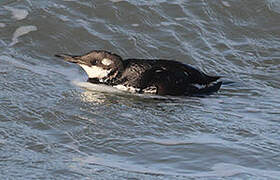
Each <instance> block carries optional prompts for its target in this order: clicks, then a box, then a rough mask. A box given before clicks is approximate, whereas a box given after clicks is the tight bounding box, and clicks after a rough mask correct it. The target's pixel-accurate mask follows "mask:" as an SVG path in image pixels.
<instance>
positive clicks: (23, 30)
mask: <svg viewBox="0 0 280 180" xmlns="http://www.w3.org/2000/svg"><path fill="white" fill-rule="evenodd" d="M31 31H37V27H36V26H21V27H19V28H17V29H16V31H15V32H14V34H13V38H12V42H11V44H10V46H13V45H15V44H16V43H18V38H19V37H20V36H23V35H25V34H28V33H29V32H31Z"/></svg>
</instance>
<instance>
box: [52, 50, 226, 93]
mask: <svg viewBox="0 0 280 180" xmlns="http://www.w3.org/2000/svg"><path fill="white" fill-rule="evenodd" d="M55 56H56V57H59V58H62V59H64V60H66V61H68V62H71V63H77V64H78V65H80V66H81V67H82V68H83V69H84V70H85V72H86V73H87V75H88V82H91V83H95V84H106V85H109V86H113V87H116V88H118V89H121V90H126V91H130V92H135V93H151V94H158V95H173V96H183V95H185V96H193V95H203V94H210V93H214V92H217V91H218V90H219V89H220V87H221V85H222V82H217V80H218V79H219V78H220V77H219V76H208V75H206V74H205V73H203V72H201V71H199V70H197V69H195V68H193V67H191V66H189V65H186V64H183V63H180V62H178V61H171V60H163V59H125V60H123V59H122V58H121V57H120V56H119V55H117V54H114V53H111V52H108V51H104V50H94V51H91V52H89V53H86V54H84V55H80V56H79V55H68V54H56V55H55Z"/></svg>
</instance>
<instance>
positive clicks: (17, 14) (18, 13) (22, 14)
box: [4, 6, 28, 20]
mask: <svg viewBox="0 0 280 180" xmlns="http://www.w3.org/2000/svg"><path fill="white" fill-rule="evenodd" d="M4 8H5V9H6V10H8V11H11V13H12V15H13V18H14V19H16V20H22V19H25V18H26V17H27V15H28V11H27V10H25V9H18V8H14V7H9V6H4Z"/></svg>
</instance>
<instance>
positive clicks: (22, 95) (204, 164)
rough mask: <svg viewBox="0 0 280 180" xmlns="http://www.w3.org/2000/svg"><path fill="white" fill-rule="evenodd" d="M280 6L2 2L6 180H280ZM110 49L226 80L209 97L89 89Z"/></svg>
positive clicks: (1, 145) (1, 152) (229, 0)
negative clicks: (83, 58) (87, 60)
mask: <svg viewBox="0 0 280 180" xmlns="http://www.w3.org/2000/svg"><path fill="white" fill-rule="evenodd" d="M279 19H280V1H277V0H254V1H242V0H235V1H233V0H211V1H205V0H185V1H182V0H174V1H167V0H158V1H148V0H139V1H138V0H137V1H136V0H96V1H77V0H49V1H43V0H36V1H32V0H24V1H21V0H2V1H1V2H0V179H141V180H142V179H234V180H235V179H280V52H279V49H280V21H279ZM94 49H105V50H108V51H112V52H114V53H117V54H119V55H121V56H122V57H123V58H134V57H137V58H163V59H174V60H178V61H180V62H183V63H186V64H190V65H192V66H194V67H196V68H198V69H200V70H202V71H203V72H205V73H207V74H210V75H220V76H222V77H223V78H222V80H223V81H225V82H234V83H231V84H225V85H223V86H222V88H221V90H220V91H219V92H218V93H216V94H213V95H210V96H207V97H201V98H198V97H170V96H150V95H135V94H130V93H126V92H122V91H118V90H116V89H114V88H111V87H107V86H100V85H94V84H89V83H87V82H86V80H87V77H86V74H85V73H84V72H83V70H82V69H81V68H79V67H78V66H77V65H74V64H69V63H67V62H64V61H62V60H60V59H57V58H55V57H54V56H53V55H54V54H57V53H69V54H83V53H86V52H88V51H91V50H94Z"/></svg>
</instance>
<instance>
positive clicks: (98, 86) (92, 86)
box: [72, 81, 123, 93]
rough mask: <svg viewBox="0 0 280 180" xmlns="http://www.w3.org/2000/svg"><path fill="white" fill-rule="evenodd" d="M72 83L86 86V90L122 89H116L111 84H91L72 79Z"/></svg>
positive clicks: (111, 91) (113, 91) (110, 90)
mask: <svg viewBox="0 0 280 180" xmlns="http://www.w3.org/2000/svg"><path fill="white" fill-rule="evenodd" d="M72 83H73V84H74V85H76V86H79V87H83V88H86V89H88V90H92V91H99V92H110V93H115V92H117V93H121V92H123V91H121V90H118V89H117V88H114V87H112V86H107V85H104V84H93V83H89V82H79V81H72Z"/></svg>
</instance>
